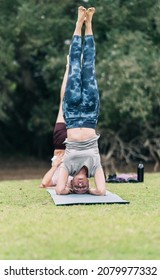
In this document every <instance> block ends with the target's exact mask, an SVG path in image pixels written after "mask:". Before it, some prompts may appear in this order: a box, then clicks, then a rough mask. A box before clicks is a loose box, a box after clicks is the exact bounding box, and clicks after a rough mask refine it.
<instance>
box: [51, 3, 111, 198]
mask: <svg viewBox="0 0 160 280" xmlns="http://www.w3.org/2000/svg"><path fill="white" fill-rule="evenodd" d="M94 12H95V8H93V7H92V8H89V9H88V10H86V9H85V8H84V7H82V6H80V7H79V8H78V19H77V22H76V27H75V31H74V34H73V37H72V41H71V45H70V51H69V72H68V79H67V84H66V88H65V93H64V98H63V103H62V108H63V116H64V120H65V124H66V128H67V139H66V141H65V144H66V150H65V154H64V158H63V162H62V164H61V167H60V173H59V177H58V181H57V186H56V193H57V194H59V195H60V194H69V193H72V192H74V193H77V194H82V193H90V194H93V195H105V194H106V187H105V176H104V172H103V169H102V166H101V162H100V155H99V149H98V138H99V135H97V134H96V131H95V128H96V124H97V120H98V114H99V93H98V88H97V81H96V76H95V44H94V38H93V32H92V16H93V14H94ZM84 23H85V36H84V47H83V48H82V36H81V31H82V26H83V24H84ZM82 54H83V60H82V59H81V58H82ZM69 175H71V176H73V179H72V180H71V186H66V182H67V180H68V177H69ZM89 177H94V181H95V185H96V187H95V188H92V187H90V186H89V180H88V178H89Z"/></svg>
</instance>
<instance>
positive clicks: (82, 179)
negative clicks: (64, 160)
mask: <svg viewBox="0 0 160 280" xmlns="http://www.w3.org/2000/svg"><path fill="white" fill-rule="evenodd" d="M87 173H88V171H87V168H86V167H85V166H83V168H82V169H81V170H80V171H79V172H78V174H76V175H75V176H74V177H73V179H72V180H71V191H73V193H77V194H84V193H88V192H89V180H88V178H87Z"/></svg>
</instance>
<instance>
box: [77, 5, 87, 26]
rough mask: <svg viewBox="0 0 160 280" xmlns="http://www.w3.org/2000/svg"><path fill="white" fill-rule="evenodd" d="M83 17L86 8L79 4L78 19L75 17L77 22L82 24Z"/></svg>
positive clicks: (84, 16)
mask: <svg viewBox="0 0 160 280" xmlns="http://www.w3.org/2000/svg"><path fill="white" fill-rule="evenodd" d="M85 18H86V9H85V8H84V7H83V6H80V7H79V8H78V19H77V22H79V23H82V24H83V22H84V20H85Z"/></svg>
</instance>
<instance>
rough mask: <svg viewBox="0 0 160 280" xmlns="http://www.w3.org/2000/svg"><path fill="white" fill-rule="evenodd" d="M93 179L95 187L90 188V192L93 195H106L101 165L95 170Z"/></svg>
mask: <svg viewBox="0 0 160 280" xmlns="http://www.w3.org/2000/svg"><path fill="white" fill-rule="evenodd" d="M94 181H95V185H96V188H95V189H91V190H90V193H91V194H94V195H106V182H105V176H104V172H103V169H102V167H101V168H98V169H97V170H96V172H95V176H94Z"/></svg>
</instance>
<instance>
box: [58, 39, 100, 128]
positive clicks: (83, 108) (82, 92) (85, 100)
mask: <svg viewBox="0 0 160 280" xmlns="http://www.w3.org/2000/svg"><path fill="white" fill-rule="evenodd" d="M82 55H83V61H82V63H81V57H82ZM81 64H82V65H81ZM98 114H99V93H98V88H97V81H96V76H95V44H94V38H93V35H86V36H85V37H84V46H83V49H82V37H81V36H78V35H74V36H73V37H72V41H71V45H70V51H69V73H68V80H67V84H66V89H65V93H64V98H63V115H64V119H65V123H66V127H67V128H76V127H88V128H94V129H95V127H96V124H97V119H98Z"/></svg>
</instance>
